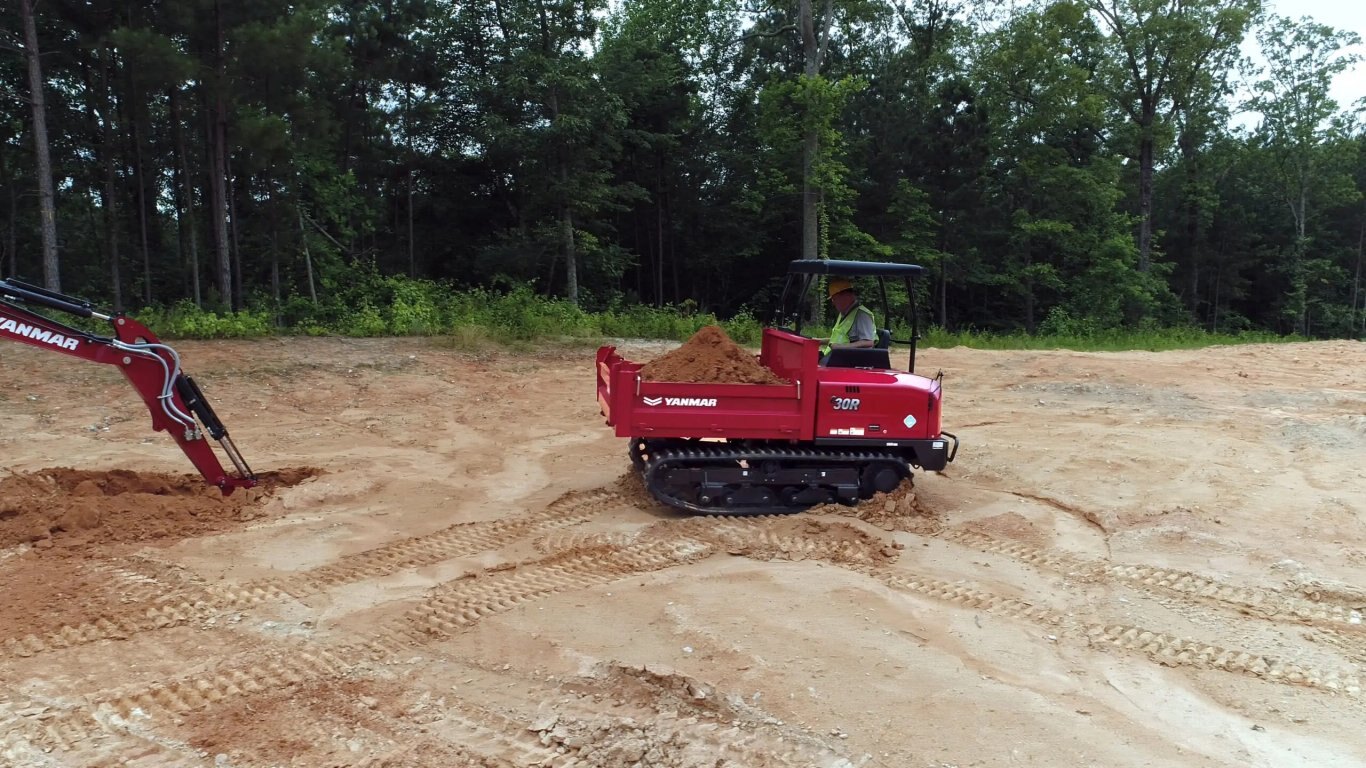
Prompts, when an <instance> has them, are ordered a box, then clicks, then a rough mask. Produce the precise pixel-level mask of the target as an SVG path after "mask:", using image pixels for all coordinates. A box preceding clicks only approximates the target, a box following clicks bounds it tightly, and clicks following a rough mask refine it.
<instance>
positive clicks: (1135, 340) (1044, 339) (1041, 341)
mask: <svg viewBox="0 0 1366 768" xmlns="http://www.w3.org/2000/svg"><path fill="white" fill-rule="evenodd" d="M1294 341H1306V339H1304V338H1302V337H1299V336H1277V335H1276V334H1272V333H1265V332H1245V333H1239V334H1226V333H1208V332H1206V331H1203V330H1200V329H1198V328H1179V327H1178V328H1160V329H1153V330H1142V331H1139V330H1107V331H1098V332H1094V333H1089V334H1085V335H1068V334H1037V335H1029V334H1027V333H1023V332H1016V333H1008V334H1002V333H982V332H977V331H955V332H949V331H945V330H944V329H942V328H931V329H929V330H928V331H926V332H925V333H924V335H923V338H922V339H921V341H920V346H921V348H922V349H923V348H940V349H942V348H946V347H969V348H971V349H1069V350H1074V351H1078V352H1120V351H1124V350H1146V351H1149V352H1162V351H1166V350H1172V349H1200V348H1202V347H1212V346H1218V345H1225V344H1228V345H1232V344H1273V343H1288V342H1294Z"/></svg>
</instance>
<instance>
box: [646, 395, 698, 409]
mask: <svg viewBox="0 0 1366 768" xmlns="http://www.w3.org/2000/svg"><path fill="white" fill-rule="evenodd" d="M641 402H643V403H645V404H646V405H648V406H651V407H653V406H656V405H667V406H669V407H670V408H715V407H716V398H714V397H642V398H641Z"/></svg>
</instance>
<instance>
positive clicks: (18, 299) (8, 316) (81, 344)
mask: <svg viewBox="0 0 1366 768" xmlns="http://www.w3.org/2000/svg"><path fill="white" fill-rule="evenodd" d="M27 306H36V307H44V308H46V309H49V310H56V311H58V312H64V313H66V314H69V315H74V316H76V317H82V318H93V319H96V320H102V321H107V322H108V323H109V324H110V326H111V327H112V328H113V335H112V336H99V335H97V334H94V333H89V332H87V331H83V330H80V329H79V328H73V327H71V326H68V325H64V324H62V323H59V322H57V321H55V320H53V319H51V318H49V317H46V316H44V315H40V314H38V313H36V312H34V311H32V310H30V309H28V308H27ZM0 338H5V339H9V340H11V341H17V342H19V343H21V344H27V345H29V346H33V347H37V348H39V349H45V350H48V351H49V352H57V353H60V354H64V355H69V356H71V357H77V358H80V359H82V360H89V361H91V362H95V363H104V364H106V365H112V366H115V367H117V368H118V369H119V370H120V371H121V372H122V373H123V375H124V377H125V378H127V379H128V382H129V383H130V384H132V385H133V388H134V389H136V390H137V391H138V394H139V395H141V396H142V401H143V403H145V404H146V406H147V410H148V411H149V412H150V413H151V416H152V428H153V429H154V430H156V431H158V432H161V431H165V432H167V433H169V434H170V435H171V437H172V438H174V439H175V441H176V443H177V444H178V445H179V446H180V449H181V450H182V451H184V452H185V455H186V456H188V457H189V459H190V461H191V462H192V463H193V464H194V466H195V468H196V469H198V470H199V472H200V474H202V475H203V476H204V479H205V480H206V481H207V482H208V483H209V484H210V485H214V486H217V487H218V488H219V489H220V490H222V492H223V494H224V495H227V494H230V493H232V492H233V491H234V490H236V489H238V488H251V487H253V486H255V485H256V483H257V479H256V475H255V474H253V473H252V471H251V467H249V466H247V463H246V461H245V460H244V459H243V458H242V455H241V454H240V453H238V451H237V447H236V446H235V445H233V442H232V439H231V438H230V437H229V436H228V430H227V429H226V428H225V427H224V426H223V422H221V421H220V420H219V419H218V415H217V414H215V413H214V411H213V408H212V406H210V405H209V403H208V401H207V400H205V399H204V395H203V393H201V392H200V390H199V386H198V385H197V384H196V383H195V381H194V379H192V378H190V377H189V376H187V375H186V374H185V373H184V372H183V371H181V369H180V356H179V355H177V354H176V352H175V350H174V349H172V348H171V347H169V346H167V345H165V344H162V343H161V341H160V339H158V338H157V337H156V335H155V334H153V333H152V332H151V331H150V330H148V328H147V327H146V326H145V325H143V324H142V323H139V322H138V321H136V320H134V319H132V318H130V317H127V316H125V315H123V314H122V313H113V312H99V311H97V310H95V309H94V308H93V307H92V306H91V305H90V304H89V303H87V302H84V301H82V300H80V299H78V298H75V297H72V296H66V295H64V294H60V293H55V292H53V291H48V290H46V289H44V288H41V287H39V286H36V285H29V284H28V283H22V282H19V281H17V280H5V279H0ZM206 436H207V437H211V438H213V439H214V440H216V441H218V443H219V445H220V446H222V448H223V452H224V453H225V454H226V455H227V456H228V458H229V460H231V462H232V464H233V466H234V468H235V469H236V474H230V473H229V472H227V471H225V470H224V469H223V465H222V463H221V462H220V461H219V460H218V455H217V454H216V453H215V452H214V450H213V447H212V446H210V445H209V443H208V440H206V439H205V438H206Z"/></svg>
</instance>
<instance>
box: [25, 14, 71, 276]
mask: <svg viewBox="0 0 1366 768" xmlns="http://www.w3.org/2000/svg"><path fill="white" fill-rule="evenodd" d="M35 6H37V0H19V16H20V19H21V21H22V22H23V25H24V55H25V56H26V57H27V58H28V88H29V100H30V102H31V104H32V106H33V150H34V157H35V158H36V164H37V166H38V209H39V215H40V218H41V220H42V236H43V286H44V287H46V288H47V289H48V290H49V291H60V290H62V278H61V268H60V267H61V264H60V262H59V261H58V258H57V202H56V200H57V199H56V195H55V194H54V192H53V190H52V157H51V155H49V154H48V144H47V104H46V101H45V100H44V97H43V67H42V63H41V62H40V61H39V58H38V25H37V24H36V23H35V22H34V19H33V9H34V7H35Z"/></svg>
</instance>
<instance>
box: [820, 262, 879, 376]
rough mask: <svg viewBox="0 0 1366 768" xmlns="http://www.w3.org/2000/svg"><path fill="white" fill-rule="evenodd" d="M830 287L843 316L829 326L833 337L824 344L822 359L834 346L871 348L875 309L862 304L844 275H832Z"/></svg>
mask: <svg viewBox="0 0 1366 768" xmlns="http://www.w3.org/2000/svg"><path fill="white" fill-rule="evenodd" d="M828 290H829V293H830V303H831V304H834V305H835V310H836V311H837V312H839V313H840V315H839V319H838V320H836V321H835V327H834V328H832V329H830V338H829V339H826V340H825V344H824V345H822V346H821V360H822V362H824V360H825V358H826V357H827V356H829V354H830V350H832V349H845V348H848V349H859V348H868V347H872V346H873V345H874V340H875V339H877V330H876V329H875V328H874V325H873V312H872V310H870V309H868V308H867V307H865V306H863V305H862V304H860V303H859V300H858V293H857V292H856V291H855V290H854V285H853V283H850V282H849V281H848V280H845V279H844V278H842V277H836V278H832V279H831V280H830V285H829V288H828Z"/></svg>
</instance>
